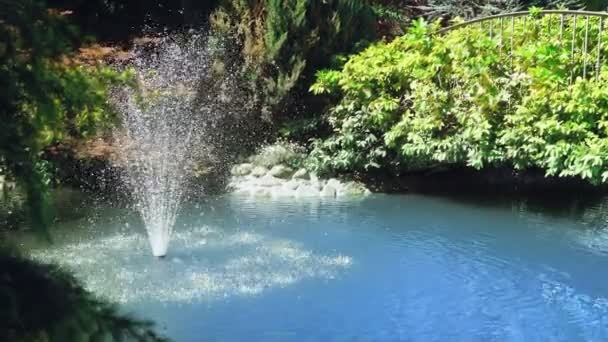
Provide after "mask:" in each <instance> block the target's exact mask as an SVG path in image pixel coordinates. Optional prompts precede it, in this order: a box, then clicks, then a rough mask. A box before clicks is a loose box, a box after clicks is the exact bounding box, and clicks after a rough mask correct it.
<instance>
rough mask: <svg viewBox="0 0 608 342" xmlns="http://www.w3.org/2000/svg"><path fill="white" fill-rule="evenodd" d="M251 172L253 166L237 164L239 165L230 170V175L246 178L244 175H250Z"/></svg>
mask: <svg viewBox="0 0 608 342" xmlns="http://www.w3.org/2000/svg"><path fill="white" fill-rule="evenodd" d="M252 170H253V165H251V164H249V163H245V164H239V165H235V166H233V167H232V170H230V173H231V174H232V175H233V176H246V175H248V174H250V173H251V171H252Z"/></svg>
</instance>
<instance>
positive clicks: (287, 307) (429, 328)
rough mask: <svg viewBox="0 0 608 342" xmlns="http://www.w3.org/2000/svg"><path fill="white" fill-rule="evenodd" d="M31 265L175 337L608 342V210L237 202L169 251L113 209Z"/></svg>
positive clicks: (205, 210) (208, 214)
mask: <svg viewBox="0 0 608 342" xmlns="http://www.w3.org/2000/svg"><path fill="white" fill-rule="evenodd" d="M90 213H91V215H90V216H87V217H85V218H80V219H72V220H68V221H64V222H62V223H61V224H58V225H57V227H55V228H54V235H55V236H56V242H55V244H54V245H53V246H52V247H50V248H49V247H44V246H36V245H34V244H31V243H29V242H28V239H26V238H24V239H23V244H24V245H25V246H26V248H27V249H29V250H30V252H31V254H32V256H33V257H34V258H37V259H40V260H44V261H55V262H58V263H60V264H62V265H64V266H65V267H67V268H68V269H71V270H73V271H75V273H76V275H77V277H79V278H80V279H82V281H83V282H84V283H85V284H86V287H87V288H89V289H90V290H92V291H94V292H95V293H97V294H99V295H100V296H103V297H106V298H109V299H111V300H113V301H116V302H119V303H120V304H121V307H122V308H123V309H124V310H125V311H127V312H132V313H134V314H136V315H138V316H139V317H143V318H146V319H152V320H154V321H156V322H157V324H158V327H159V329H160V331H161V332H163V333H165V334H166V335H167V336H169V337H171V338H172V339H174V340H175V341H180V342H181V341H606V340H608V282H607V281H606V270H608V201H605V200H602V199H598V200H597V201H595V200H590V201H585V202H581V201H576V200H568V201H565V202H558V203H548V202H547V201H546V199H544V200H539V201H536V200H529V199H509V198H503V199H495V200H492V201H489V200H488V199H487V197H485V198H475V197H474V196H469V197H463V196H461V197H439V196H427V195H415V194H406V195H371V196H369V197H366V198H359V199H352V200H296V199H292V200H282V201H277V200H272V199H257V200H253V199H249V198H242V197H236V196H232V195H226V196H221V197H217V198H211V199H208V200H205V201H202V202H200V203H191V204H189V205H187V206H186V207H185V208H184V210H182V213H181V216H180V217H179V219H178V225H177V227H176V230H175V232H174V238H173V241H172V242H171V245H170V247H169V253H168V256H167V257H166V258H164V259H156V258H153V257H152V256H151V255H150V251H149V246H148V242H147V239H146V237H145V235H144V230H143V227H142V226H141V223H140V221H139V220H138V219H137V217H136V215H135V214H133V213H131V212H129V211H127V210H125V209H122V208H117V207H112V206H111V205H101V206H99V207H96V208H95V209H94V210H91V211H90Z"/></svg>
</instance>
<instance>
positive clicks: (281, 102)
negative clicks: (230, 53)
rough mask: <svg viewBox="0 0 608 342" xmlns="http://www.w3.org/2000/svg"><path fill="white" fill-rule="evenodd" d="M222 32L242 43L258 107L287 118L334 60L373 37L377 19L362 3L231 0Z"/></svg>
mask: <svg viewBox="0 0 608 342" xmlns="http://www.w3.org/2000/svg"><path fill="white" fill-rule="evenodd" d="M212 26H213V27H214V29H215V31H216V32H219V33H221V34H224V35H226V36H230V37H233V38H235V39H236V41H237V45H238V46H240V50H241V51H240V57H241V59H242V62H243V69H244V71H243V72H244V76H243V78H244V80H245V81H244V82H246V83H247V85H246V88H248V89H250V96H251V102H252V103H253V105H252V107H254V108H257V110H256V111H260V112H262V113H265V114H266V117H267V118H271V117H277V116H279V117H280V116H282V114H283V115H286V114H287V113H288V112H289V111H290V110H293V108H294V107H293V106H292V105H293V101H294V99H295V98H296V97H298V94H302V93H303V92H304V91H305V90H306V89H307V88H308V86H309V85H310V79H311V75H313V73H314V71H315V70H316V69H317V68H319V67H322V66H327V65H329V62H330V60H331V56H332V55H334V54H336V53H339V52H344V51H350V50H352V49H353V47H354V46H355V45H356V43H357V42H359V41H360V40H363V39H369V38H371V37H372V36H373V31H374V30H373V29H372V27H373V15H372V12H371V9H370V8H369V7H368V6H367V5H366V4H365V3H364V2H362V1H356V0H329V1H327V0H312V1H309V0H295V1H286V0H252V1H246V0H225V1H223V2H222V3H221V6H220V8H219V9H218V10H217V11H216V12H215V13H214V14H213V16H212Z"/></svg>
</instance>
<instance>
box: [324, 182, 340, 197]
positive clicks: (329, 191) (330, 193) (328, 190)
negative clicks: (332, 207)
mask: <svg viewBox="0 0 608 342" xmlns="http://www.w3.org/2000/svg"><path fill="white" fill-rule="evenodd" d="M336 193H337V191H336V188H334V187H333V186H331V185H329V184H327V185H325V186H324V187H323V190H321V196H323V197H336Z"/></svg>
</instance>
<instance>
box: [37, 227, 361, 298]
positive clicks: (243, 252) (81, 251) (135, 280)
mask: <svg viewBox="0 0 608 342" xmlns="http://www.w3.org/2000/svg"><path fill="white" fill-rule="evenodd" d="M174 241H175V242H174V243H175V245H176V248H175V250H176V252H175V253H173V255H172V256H170V257H168V258H167V260H164V259H163V260H155V259H153V258H151V257H150V255H149V253H148V252H147V248H148V245H147V240H146V238H145V236H143V235H141V234H136V233H132V234H116V235H111V236H107V237H102V238H99V239H96V240H94V241H88V242H78V243H72V244H67V245H64V246H60V247H58V248H53V249H47V250H38V251H34V252H33V253H32V256H33V257H34V258H35V259H38V260H40V261H45V262H55V263H60V264H62V265H64V266H65V267H67V268H69V269H70V270H72V271H74V272H75V273H76V275H77V276H78V277H79V278H81V279H83V280H84V283H85V285H86V287H87V289H89V290H90V291H93V292H94V293H97V294H99V295H102V296H104V297H106V298H108V299H110V300H112V301H116V302H121V303H129V302H137V301H150V300H154V301H160V302H190V301H193V300H201V299H212V298H216V297H218V296H221V297H227V296H232V295H253V294H259V293H261V292H262V291H264V290H265V289H269V288H272V287H282V286H288V285H290V284H293V283H296V282H298V281H300V280H302V279H306V278H325V279H330V278H333V277H335V275H336V273H337V272H338V271H340V270H343V269H346V268H348V267H349V266H350V264H351V258H350V257H348V256H342V255H336V256H327V255H317V254H314V253H312V252H311V251H309V250H306V249H305V247H303V246H302V245H301V244H299V243H297V242H294V241H289V240H285V239H276V238H272V237H269V236H264V235H260V234H255V233H249V232H236V233H230V234H223V233H221V232H218V231H217V230H214V229H213V228H210V227H202V228H195V229H191V230H188V231H182V232H179V233H178V234H176V235H175V237H174ZM218 253H219V254H223V256H222V257H221V259H222V260H218V258H217V254H218Z"/></svg>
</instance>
